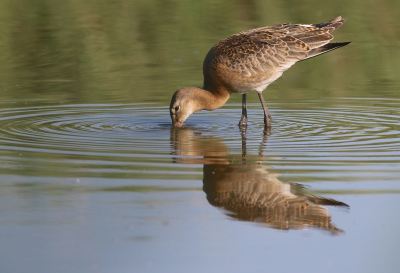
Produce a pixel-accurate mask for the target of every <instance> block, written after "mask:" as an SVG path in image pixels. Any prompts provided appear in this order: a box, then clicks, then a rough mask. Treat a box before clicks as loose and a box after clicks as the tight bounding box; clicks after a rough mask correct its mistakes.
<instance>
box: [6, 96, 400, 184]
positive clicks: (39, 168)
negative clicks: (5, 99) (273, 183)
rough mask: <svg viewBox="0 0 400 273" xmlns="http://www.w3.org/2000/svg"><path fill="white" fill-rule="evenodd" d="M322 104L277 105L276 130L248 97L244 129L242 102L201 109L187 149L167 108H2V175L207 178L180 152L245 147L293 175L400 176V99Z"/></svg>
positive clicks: (233, 152) (232, 152)
mask: <svg viewBox="0 0 400 273" xmlns="http://www.w3.org/2000/svg"><path fill="white" fill-rule="evenodd" d="M324 103H325V102H324V101H322V100H321V101H301V102H296V103H275V104H269V106H270V108H271V113H272V116H273V127H272V130H271V132H270V134H268V135H264V134H263V125H262V124H263V117H262V112H261V109H260V107H259V106H258V104H250V109H249V121H250V124H249V126H248V128H247V132H246V134H245V136H244V135H243V134H241V133H240V131H239V129H238V127H237V122H238V119H239V115H240V106H239V105H232V104H231V105H227V106H226V107H224V108H222V109H218V110H216V111H213V112H207V111H204V112H199V113H197V114H195V115H193V116H192V117H190V119H189V120H188V121H187V126H188V128H186V130H190V131H191V137H190V138H187V137H186V136H182V137H181V139H182V138H186V140H185V142H184V143H183V144H182V145H181V146H179V145H177V143H176V140H175V139H173V137H172V135H173V133H172V130H171V125H170V118H169V114H168V108H167V107H165V106H162V107H159V106H154V105H152V104H93V105H63V106H48V107H25V108H8V109H1V110H0V148H1V151H0V162H2V163H3V164H2V166H3V167H2V172H3V173H12V174H19V173H21V169H22V170H23V171H24V172H26V174H28V175H33V174H35V173H36V172H41V175H42V173H43V171H44V170H46V171H48V172H49V173H53V174H52V175H54V172H56V173H58V174H60V173H61V175H71V174H72V175H73V174H74V173H75V174H76V173H78V174H80V175H86V176H108V175H109V176H116V175H117V176H119V177H121V176H125V177H129V176H130V175H135V176H137V175H140V176H141V177H143V178H160V176H162V177H168V176H169V177H186V176H187V175H189V176H193V175H198V176H199V177H201V171H200V169H199V165H198V164H201V161H195V160H194V161H192V162H193V164H184V163H185V162H183V164H174V163H179V160H175V157H176V156H183V157H189V158H191V157H193V158H199V157H202V156H204V155H207V154H210V153H208V151H206V150H207V149H216V148H215V147H222V148H220V151H224V152H223V153H222V152H221V153H219V154H218V157H221V158H222V160H223V161H224V160H226V161H230V160H236V159H232V158H235V157H237V156H239V155H240V156H242V155H243V154H246V156H248V157H252V156H253V157H257V159H256V160H258V161H263V164H267V165H271V166H272V167H274V169H275V170H276V171H277V172H279V173H285V174H286V175H287V177H290V175H291V173H293V172H295V174H296V179H299V176H304V177H307V180H308V181H310V180H312V179H314V180H318V179H321V177H323V178H324V179H325V180H326V179H328V177H331V179H332V177H334V176H336V177H335V179H337V178H338V177H337V176H338V175H339V174H340V175H339V176H341V180H342V181H348V180H349V179H350V180H352V179H353V180H354V177H356V176H357V175H358V174H357V171H355V170H357V169H361V168H363V169H364V170H365V169H366V168H365V166H366V165H369V166H367V169H368V170H367V172H377V171H379V170H383V169H385V168H386V169H387V170H388V172H389V173H390V172H392V174H393V172H395V173H396V175H397V172H398V171H397V169H396V168H397V167H398V166H399V164H400V122H399V121H400V118H399V117H400V107H399V106H400V101H399V100H376V99H375V100H373V101H370V100H360V99H342V100H340V99H339V100H337V101H335V103H333V104H330V106H325V105H324ZM243 137H245V141H243ZM197 140H200V141H201V140H207V141H208V142H213V143H214V144H213V145H203V146H200V148H201V149H204V151H203V152H198V151H197V152H195V153H194V152H193V151H190V152H188V153H187V154H185V149H186V148H182V147H191V146H193V141H197ZM190 141H192V143H191V142H190ZM244 144H245V145H244ZM177 147H181V148H177ZM209 147H211V148H209ZM177 149H178V151H177ZM179 149H181V151H179ZM243 149H245V150H246V151H243ZM225 151H226V152H225ZM187 162H191V161H190V160H189V161H187ZM196 164H197V165H196ZM349 166H351V167H349ZM304 177H303V178H304ZM311 177H313V178H311ZM349 177H350V178H349ZM371 177H373V175H372V176H371ZM304 179H306V178H304ZM371 179H372V178H371Z"/></svg>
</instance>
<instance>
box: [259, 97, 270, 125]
mask: <svg viewBox="0 0 400 273" xmlns="http://www.w3.org/2000/svg"><path fill="white" fill-rule="evenodd" d="M257 93H258V97H259V98H260V101H261V105H262V107H263V109H264V124H265V127H267V128H270V127H271V121H272V118H271V114H270V113H269V111H268V108H267V105H266V104H265V100H264V97H263V95H262V92H257Z"/></svg>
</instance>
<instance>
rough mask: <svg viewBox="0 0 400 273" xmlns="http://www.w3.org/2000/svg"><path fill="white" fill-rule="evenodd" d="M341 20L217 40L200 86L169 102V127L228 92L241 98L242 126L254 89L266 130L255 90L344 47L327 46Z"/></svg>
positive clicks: (213, 105)
mask: <svg viewBox="0 0 400 273" xmlns="http://www.w3.org/2000/svg"><path fill="white" fill-rule="evenodd" d="M345 21H346V19H343V18H342V17H340V16H339V17H337V18H335V19H333V20H330V21H327V22H324V23H320V24H315V25H301V24H289V23H287V24H278V25H273V26H268V27H261V28H256V29H251V30H246V31H242V32H239V33H237V34H234V35H232V36H229V37H228V38H225V39H223V40H222V41H220V42H219V43H217V44H216V45H214V46H213V47H212V48H211V50H210V51H209V52H208V54H207V56H206V58H205V60H204V64H203V74H204V87H203V88H202V89H200V88H196V90H194V89H193V88H182V89H180V90H178V91H177V92H176V93H175V95H174V97H173V99H172V101H171V118H172V121H173V124H174V125H175V126H181V125H182V124H183V122H184V121H185V120H186V118H187V117H188V116H189V115H190V114H192V113H194V112H196V111H199V110H214V109H216V108H219V107H221V106H222V105H223V104H224V103H225V102H226V101H227V100H228V98H229V96H230V94H231V93H240V94H244V95H243V100H244V101H243V115H242V120H241V124H242V125H244V124H246V122H247V117H246V111H245V99H246V97H245V96H246V94H247V93H249V92H254V91H255V92H258V93H259V96H260V100H261V102H262V105H263V108H264V113H265V117H264V118H265V123H266V126H270V115H269V112H268V109H267V108H266V105H265V102H264V101H263V98H262V95H261V92H262V91H263V90H264V89H265V88H266V87H267V86H268V85H269V84H270V83H272V82H273V81H275V80H276V79H277V78H279V77H280V76H281V75H282V73H283V72H284V71H285V70H286V69H288V68H289V67H291V66H292V65H293V64H295V63H296V62H299V61H302V60H305V59H309V58H312V57H315V56H318V55H320V54H323V53H326V52H329V51H331V50H334V49H336V48H339V47H342V46H344V45H347V44H348V42H346V43H329V41H330V40H332V39H333V36H332V35H331V33H332V32H333V31H334V30H335V29H336V28H338V27H339V26H341V25H342V24H343V23H344V22H345ZM193 90H194V91H193ZM204 92H205V93H204ZM201 93H204V94H202V95H201ZM180 98H185V99H180ZM189 98H190V100H192V101H196V100H197V102H195V103H192V104H191V105H190V107H189V106H188V107H184V105H182V104H185V103H188V104H190V103H189V102H188V100H189ZM204 100H207V101H204ZM203 104H204V105H203ZM177 106H179V109H178V108H176V107H177ZM180 112H181V113H183V112H185V113H183V114H181V113H180ZM183 118H184V119H183Z"/></svg>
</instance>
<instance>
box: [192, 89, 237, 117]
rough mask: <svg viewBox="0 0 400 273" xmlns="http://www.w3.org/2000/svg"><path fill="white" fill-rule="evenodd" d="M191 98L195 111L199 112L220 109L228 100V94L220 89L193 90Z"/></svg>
mask: <svg viewBox="0 0 400 273" xmlns="http://www.w3.org/2000/svg"><path fill="white" fill-rule="evenodd" d="M192 96H193V97H194V100H193V103H194V104H195V105H194V108H195V109H196V111H199V110H208V111H211V110H215V109H217V108H220V107H221V106H222V105H224V104H225V102H226V101H227V100H228V99H229V96H230V94H229V92H228V91H227V90H225V89H222V88H218V89H217V88H213V89H211V88H208V87H206V86H205V87H203V88H193V89H192Z"/></svg>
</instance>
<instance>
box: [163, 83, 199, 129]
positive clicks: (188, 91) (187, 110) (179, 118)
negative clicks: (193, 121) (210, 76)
mask: <svg viewBox="0 0 400 273" xmlns="http://www.w3.org/2000/svg"><path fill="white" fill-rule="evenodd" d="M194 89H196V88H195V87H184V88H181V89H179V90H178V91H176V92H175V94H174V95H173V96H172V99H171V105H170V107H169V112H170V115H171V120H172V125H173V126H175V127H182V125H183V123H184V122H185V120H186V119H187V118H188V117H189V116H190V115H191V114H193V113H194V112H196V111H197V109H196V107H195V102H194V98H193V92H194Z"/></svg>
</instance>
